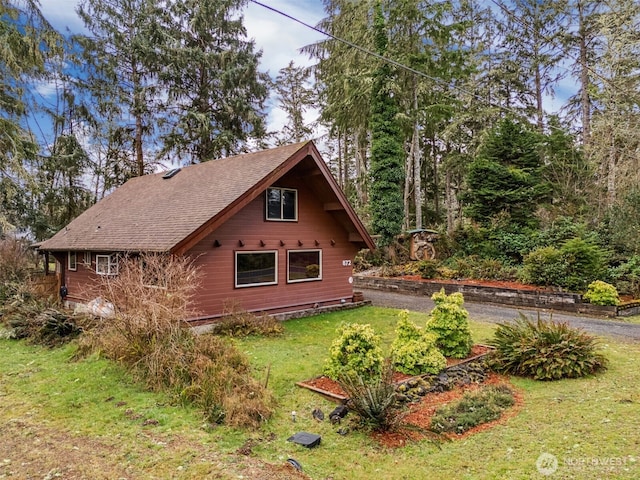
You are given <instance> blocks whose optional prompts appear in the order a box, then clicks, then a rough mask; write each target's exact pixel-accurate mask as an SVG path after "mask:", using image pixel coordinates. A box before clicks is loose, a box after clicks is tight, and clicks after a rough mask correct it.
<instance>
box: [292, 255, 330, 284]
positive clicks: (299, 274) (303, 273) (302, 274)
mask: <svg viewBox="0 0 640 480" xmlns="http://www.w3.org/2000/svg"><path fill="white" fill-rule="evenodd" d="M314 280H322V250H288V251H287V282H289V283H294V282H311V281H314Z"/></svg>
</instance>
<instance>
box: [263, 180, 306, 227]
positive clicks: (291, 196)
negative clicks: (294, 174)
mask: <svg viewBox="0 0 640 480" xmlns="http://www.w3.org/2000/svg"><path fill="white" fill-rule="evenodd" d="M266 204H267V220H279V221H285V222H294V221H296V220H298V191H297V190H294V189H292V188H276V187H273V188H267V201H266Z"/></svg>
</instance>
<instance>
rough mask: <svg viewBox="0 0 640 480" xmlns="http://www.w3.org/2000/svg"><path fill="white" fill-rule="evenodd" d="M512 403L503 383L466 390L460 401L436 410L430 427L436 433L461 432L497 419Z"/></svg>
mask: <svg viewBox="0 0 640 480" xmlns="http://www.w3.org/2000/svg"><path fill="white" fill-rule="evenodd" d="M514 404H515V399H514V398H513V392H512V391H511V390H510V389H509V387H507V386H505V385H499V386H490V387H486V388H483V389H482V390H479V391H477V392H468V393H465V394H464V396H463V397H462V399H461V400H460V401H458V402H454V403H451V404H449V405H446V406H444V407H441V408H439V409H438V410H436V413H435V415H434V416H433V418H432V419H431V426H430V429H431V430H432V431H434V432H436V433H448V432H451V433H457V434H462V433H464V432H466V431H467V430H470V429H472V428H473V427H475V426H477V425H481V424H483V423H488V422H492V421H494V420H497V419H498V418H500V415H502V412H503V411H504V410H506V409H507V408H509V407H511V406H512V405H514Z"/></svg>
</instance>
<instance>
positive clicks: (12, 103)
mask: <svg viewBox="0 0 640 480" xmlns="http://www.w3.org/2000/svg"><path fill="white" fill-rule="evenodd" d="M38 5H39V4H38V2H37V1H36V0H21V1H17V0H4V1H1V2H0V43H1V44H2V47H1V48H0V234H2V233H3V232H5V231H8V230H12V229H13V228H15V227H18V228H24V227H26V226H27V217H28V214H29V199H28V195H29V192H30V191H32V190H33V189H34V188H35V187H36V185H35V182H34V179H33V178H32V175H31V173H32V171H31V167H32V166H33V163H34V162H35V160H36V155H37V153H38V145H37V142H36V140H35V138H34V136H33V135H32V134H31V133H30V132H29V130H28V129H27V128H26V124H25V117H26V115H27V114H28V113H29V112H33V109H34V105H33V104H32V103H30V102H29V101H28V99H27V97H26V94H27V92H29V91H31V90H35V82H37V81H41V80H43V79H46V77H47V71H46V64H47V60H48V59H50V58H52V57H58V56H59V54H60V53H61V50H62V37H61V36H60V35H59V34H58V33H57V32H56V31H55V30H54V29H53V27H52V26H51V25H50V24H49V23H48V22H47V20H46V19H45V18H44V17H43V16H42V13H41V12H40V9H39V7H38Z"/></svg>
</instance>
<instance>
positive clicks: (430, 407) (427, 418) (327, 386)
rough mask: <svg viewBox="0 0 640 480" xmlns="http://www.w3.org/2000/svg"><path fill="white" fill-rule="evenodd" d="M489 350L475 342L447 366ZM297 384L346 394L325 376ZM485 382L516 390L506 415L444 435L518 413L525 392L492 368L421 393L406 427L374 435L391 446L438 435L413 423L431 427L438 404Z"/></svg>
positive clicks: (487, 425)
mask: <svg viewBox="0 0 640 480" xmlns="http://www.w3.org/2000/svg"><path fill="white" fill-rule="evenodd" d="M489 350H490V347H487V346H485V345H474V346H473V349H472V352H471V354H470V355H469V357H467V359H447V366H452V365H455V364H458V363H461V362H463V361H466V360H468V359H469V358H473V357H476V356H478V355H482V354H485V353H487V351H489ZM393 378H394V381H396V382H398V383H399V382H402V381H404V380H407V379H409V378H411V375H405V374H403V373H400V372H396V373H395V374H394V377H393ZM298 385H299V386H301V387H305V388H310V389H311V390H314V391H316V392H317V393H320V394H324V396H325V397H327V398H330V399H332V400H334V401H340V400H341V399H345V398H346V394H345V392H344V390H343V389H342V388H341V387H340V385H339V384H338V382H336V381H335V380H332V379H330V378H328V377H325V376H321V377H317V378H313V379H310V380H306V381H304V382H299V383H298ZM486 385H507V386H508V387H509V388H510V389H511V391H512V392H514V399H515V405H514V406H513V407H511V408H510V409H509V410H507V411H506V412H505V413H503V415H502V416H501V417H500V418H499V419H497V420H495V421H493V422H489V423H485V424H482V425H478V426H477V427H474V428H472V429H470V430H468V431H466V432H464V433H462V434H456V433H448V434H444V435H442V438H443V439H451V440H456V439H461V438H466V437H468V436H470V435H473V434H475V433H478V432H482V431H485V430H487V429H489V428H492V427H493V426H495V425H497V424H500V423H503V422H504V421H506V420H507V419H508V418H511V417H513V416H514V415H516V414H517V413H518V411H519V410H520V408H521V407H522V405H523V404H524V398H523V395H522V392H520V391H518V390H517V389H516V388H515V387H514V386H513V385H512V384H511V382H510V381H509V379H508V377H505V376H502V375H498V374H496V373H493V372H491V373H488V374H487V378H486V380H485V381H484V382H483V383H471V384H469V385H463V386H457V387H454V388H453V389H452V390H448V391H445V392H432V393H428V394H427V395H425V396H424V397H421V399H420V401H419V402H416V403H412V404H410V405H409V411H408V413H407V415H406V417H405V418H404V419H403V425H405V426H406V428H402V427H401V428H400V430H399V431H397V432H386V433H373V434H372V435H373V438H375V439H376V441H378V443H380V445H382V446H384V447H388V448H398V447H402V446H404V445H406V444H407V443H409V442H416V441H420V440H422V439H425V438H427V437H429V438H435V436H436V434H431V435H428V434H426V433H421V432H420V431H417V430H416V429H415V428H413V429H412V428H411V426H416V427H419V428H420V429H425V430H428V429H429V427H430V426H431V419H432V417H433V416H434V414H435V412H436V410H437V409H438V408H440V407H442V406H444V405H446V404H447V403H449V402H453V401H456V400H459V399H460V398H462V396H463V395H464V394H465V393H466V392H472V391H475V390H478V389H480V388H482V387H483V386H486ZM327 394H328V395H327ZM331 396H333V397H331Z"/></svg>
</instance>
